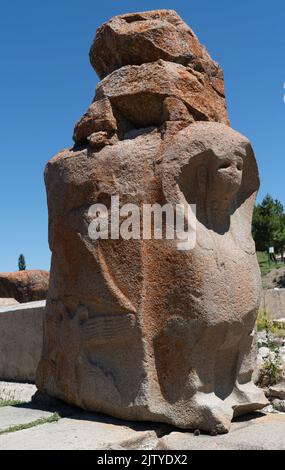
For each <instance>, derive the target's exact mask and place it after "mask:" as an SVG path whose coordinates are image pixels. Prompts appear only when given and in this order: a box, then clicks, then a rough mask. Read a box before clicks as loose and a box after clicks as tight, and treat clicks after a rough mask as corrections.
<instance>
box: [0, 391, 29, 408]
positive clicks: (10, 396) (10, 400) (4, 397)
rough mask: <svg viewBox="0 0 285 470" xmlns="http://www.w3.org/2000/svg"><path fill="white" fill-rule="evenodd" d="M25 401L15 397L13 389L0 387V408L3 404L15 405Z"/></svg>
mask: <svg viewBox="0 0 285 470" xmlns="http://www.w3.org/2000/svg"><path fill="white" fill-rule="evenodd" d="M22 403H25V402H24V400H17V399H16V392H15V390H9V389H8V390H7V389H5V388H3V389H0V408H2V407H3V406H17V405H21V404H22Z"/></svg>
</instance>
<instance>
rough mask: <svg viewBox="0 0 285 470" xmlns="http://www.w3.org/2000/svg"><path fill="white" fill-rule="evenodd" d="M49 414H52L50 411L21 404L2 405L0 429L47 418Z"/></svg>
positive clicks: (0, 409)
mask: <svg viewBox="0 0 285 470" xmlns="http://www.w3.org/2000/svg"><path fill="white" fill-rule="evenodd" d="M49 416H52V412H50V411H43V410H38V409H34V408H29V407H24V406H22V405H18V406H4V407H2V408H0V431H4V430H5V429H8V428H10V427H11V426H17V425H19V424H27V423H31V422H32V421H36V420H38V419H42V418H48V417H49ZM0 448H1V445H0Z"/></svg>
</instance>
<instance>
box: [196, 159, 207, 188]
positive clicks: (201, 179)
mask: <svg viewBox="0 0 285 470" xmlns="http://www.w3.org/2000/svg"><path fill="white" fill-rule="evenodd" d="M197 183H198V189H199V191H201V192H205V191H206V185H207V168H206V167H205V166H203V165H201V166H199V167H198V168H197Z"/></svg>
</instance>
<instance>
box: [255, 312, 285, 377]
mask: <svg viewBox="0 0 285 470" xmlns="http://www.w3.org/2000/svg"><path fill="white" fill-rule="evenodd" d="M256 326H257V331H264V332H265V339H264V340H263V341H261V342H259V344H258V346H259V347H266V348H268V354H267V355H266V356H265V357H264V359H263V365H262V368H261V370H260V375H259V381H258V383H259V385H260V386H269V385H274V384H276V383H278V381H279V380H280V379H281V378H282V371H283V369H282V360H281V357H280V352H279V347H278V345H276V341H274V337H276V336H278V337H284V338H285V330H284V329H283V328H280V327H278V326H277V325H274V324H273V322H272V318H271V315H270V314H269V313H268V312H266V310H265V309H260V310H259V313H258V317H257V323H256Z"/></svg>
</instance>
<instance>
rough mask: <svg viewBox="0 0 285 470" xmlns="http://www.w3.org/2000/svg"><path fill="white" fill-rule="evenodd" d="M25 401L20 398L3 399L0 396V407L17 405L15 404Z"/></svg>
mask: <svg viewBox="0 0 285 470" xmlns="http://www.w3.org/2000/svg"><path fill="white" fill-rule="evenodd" d="M23 403H25V402H24V401H21V400H5V399H1V398H0V408H2V407H3V406H17V405H22V404H23Z"/></svg>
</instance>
